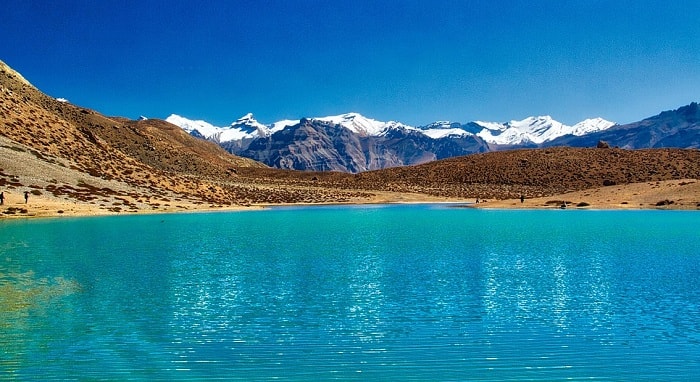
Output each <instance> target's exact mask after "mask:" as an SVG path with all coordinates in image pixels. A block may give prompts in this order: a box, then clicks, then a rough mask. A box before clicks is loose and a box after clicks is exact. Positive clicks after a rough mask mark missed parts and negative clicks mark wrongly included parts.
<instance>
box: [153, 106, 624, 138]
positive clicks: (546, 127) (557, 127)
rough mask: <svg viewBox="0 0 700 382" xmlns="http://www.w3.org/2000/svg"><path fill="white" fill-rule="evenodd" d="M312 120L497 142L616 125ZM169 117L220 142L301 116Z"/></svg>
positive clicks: (541, 120)
mask: <svg viewBox="0 0 700 382" xmlns="http://www.w3.org/2000/svg"><path fill="white" fill-rule="evenodd" d="M311 120H318V121H321V122H326V123H331V124H334V125H340V126H343V127H345V128H347V129H348V130H350V131H352V132H353V133H355V134H358V135H360V136H380V135H383V134H386V132H387V131H388V130H390V129H404V130H413V131H418V132H420V133H422V134H424V135H426V136H428V137H430V138H432V139H440V138H446V137H453V138H456V137H465V136H471V135H474V134H476V135H477V136H479V137H480V138H482V139H483V140H485V141H486V142H488V143H491V144H496V145H524V144H541V143H544V142H547V141H551V140H553V139H556V138H559V137H562V136H565V135H575V136H581V135H585V134H589V133H592V132H597V131H602V130H606V129H608V128H610V127H612V126H613V125H615V123H613V122H610V121H606V120H604V119H602V118H594V119H586V120H584V121H581V122H579V123H577V124H575V125H573V126H567V125H564V124H563V123H561V122H558V121H556V120H554V119H553V118H552V117H550V116H541V117H528V118H525V119H523V120H520V121H515V120H514V121H510V122H507V123H498V122H483V121H475V122H471V123H469V124H466V125H463V124H460V123H458V122H449V121H438V122H434V123H431V124H429V125H426V126H421V127H418V128H416V127H413V126H410V125H406V124H403V123H400V122H396V121H389V122H381V121H377V120H375V119H371V118H367V117H364V116H363V115H361V114H358V113H347V114H341V115H336V116H328V117H318V118H311ZM166 121H168V122H170V123H172V124H174V125H177V126H180V127H181V128H183V129H184V130H185V131H187V132H188V133H190V134H194V135H201V136H203V137H205V138H207V139H209V140H212V141H215V142H219V143H223V142H229V141H234V140H242V139H254V138H260V137H267V136H270V135H271V134H273V133H275V132H277V131H281V130H283V129H285V128H287V127H291V126H294V125H297V124H299V123H300V120H283V121H278V122H275V123H272V124H269V125H264V124H261V123H260V122H258V121H257V120H256V119H255V118H254V117H253V114H251V113H248V114H246V115H245V116H243V117H241V118H239V119H238V120H236V121H235V122H233V123H232V124H231V125H230V126H227V127H216V126H213V125H211V124H210V123H207V122H205V121H201V120H198V121H194V120H189V119H187V118H184V117H181V116H179V115H176V114H173V115H171V116H169V117H168V118H167V119H166ZM195 130H196V133H195V132H194V131H195Z"/></svg>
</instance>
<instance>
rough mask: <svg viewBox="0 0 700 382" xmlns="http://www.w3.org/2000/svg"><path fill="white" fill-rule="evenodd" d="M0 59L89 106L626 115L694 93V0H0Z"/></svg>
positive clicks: (263, 113)
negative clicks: (346, 0)
mask: <svg viewBox="0 0 700 382" xmlns="http://www.w3.org/2000/svg"><path fill="white" fill-rule="evenodd" d="M0 15H1V18H2V22H0V60H3V61H5V62H6V63H7V64H8V65H10V66H12V67H13V68H14V69H16V70H17V71H19V72H20V73H22V74H23V75H24V77H25V78H27V79H28V80H29V81H30V82H32V83H33V84H34V85H35V86H37V87H38V88H39V89H41V90H42V91H44V92H46V93H47V94H49V95H51V96H54V97H63V98H67V99H69V100H70V101H71V102H72V103H75V104H78V105H81V106H85V107H89V108H93V109H96V110H98V111H100V112H102V113H104V114H108V115H118V116H125V117H129V118H137V117H138V116H140V115H145V116H148V117H152V118H165V117H167V116H168V115H170V114H171V113H175V114H180V115H182V116H185V117H188V118H193V119H204V120H207V121H209V122H212V123H214V124H216V125H226V124H228V123H230V122H232V121H233V120H235V119H237V118H238V117H240V116H242V115H244V114H246V113H248V112H252V113H254V114H255V116H256V118H257V119H258V120H259V121H261V122H263V123H271V122H274V121H277V120H281V119H297V118H300V117H309V116H311V117H320V116H326V115H335V114H341V113H345V112H351V111H353V112H359V113H361V114H363V115H365V116H367V117H371V118H374V119H378V120H383V121H388V120H398V121H401V122H404V123H407V124H411V125H423V124H427V123H430V122H432V121H435V120H451V121H460V122H467V121H471V120H484V121H495V122H504V121H508V120H511V119H523V118H525V117H527V116H530V115H551V116H552V117H554V118H555V119H557V120H559V121H561V122H564V123H567V124H574V123H576V122H578V121H580V120H583V119H585V118H590V117H598V116H600V117H603V118H606V119H609V120H612V121H615V122H618V123H627V122H633V121H636V120H639V119H642V118H645V117H648V116H651V115H654V114H657V113H658V112H660V111H662V110H668V109H675V108H677V107H680V106H682V105H685V104H688V103H690V102H692V101H700V22H699V21H698V15H700V1H697V0H674V1H662V0H659V1H645V0H639V1H627V0H615V1H608V0H605V1H595V0H571V1H563V0H552V1H543V0H532V1H508V0H504V1H495V0H494V1H491V0H483V1H479V0H463V1H449V0H445V1H411V0H404V1H365V0H354V1H350V2H341V1H332V0H327V1H293V0H287V1H284V0H267V1H266V0H255V1H238V0H231V1H172V0H170V1H152V0H150V1H149V0H140V1H109V0H105V1H92V0H90V1H88V0H85V1H73V0H63V1H49V0H37V1H18V0H10V1H9V2H8V1H6V2H4V3H3V5H2V10H1V11H0Z"/></svg>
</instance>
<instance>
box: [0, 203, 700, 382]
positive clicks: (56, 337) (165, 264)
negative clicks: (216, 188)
mask: <svg viewBox="0 0 700 382" xmlns="http://www.w3.org/2000/svg"><path fill="white" fill-rule="evenodd" d="M698 223H700V214H699V213H697V212H670V211H573V210H564V211H560V210H557V211H484V210H472V209H457V208H444V207H437V206H390V207H386V206H384V207H376V206H375V207H351V208H344V207H323V208H300V209H276V210H270V211H257V212H240V213H211V214H182V215H153V216H125V217H109V218H84V219H55V220H31V221H17V220H16V221H6V222H0V348H1V349H2V353H0V379H19V380H27V379H37V380H46V379H63V378H67V379H81V380H85V379H100V378H104V379H110V380H115V379H147V380H157V379H160V380H174V379H175V380H177V379H194V380H201V379H217V378H220V379H226V380H245V381H251V380H273V379H275V380H282V381H300V380H419V381H428V380H434V381H447V380H480V381H486V380H499V381H502V380H565V379H571V380H584V379H585V380H591V379H592V380H630V381H632V380H635V381H636V380H688V379H692V378H698V376H700V318H699V317H700V250H698V248H700V226H699V224H698Z"/></svg>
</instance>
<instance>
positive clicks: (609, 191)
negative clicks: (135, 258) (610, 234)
mask: <svg viewBox="0 0 700 382" xmlns="http://www.w3.org/2000/svg"><path fill="white" fill-rule="evenodd" d="M372 192H373V193H374V195H373V196H372V197H370V198H366V199H357V200H351V201H348V202H337V203H333V202H330V203H278V204H251V205H236V204H231V205H210V204H206V203H201V202H197V201H189V200H182V201H178V203H177V204H176V205H169V204H168V205H164V206H163V207H162V208H158V209H153V208H132V209H129V210H121V211H112V210H110V209H108V208H106V207H104V206H99V205H95V204H89V203H85V202H78V201H72V200H67V199H58V198H49V197H45V196H36V195H30V197H29V201H28V203H25V202H24V197H23V195H22V193H19V192H14V191H13V192H8V191H5V200H4V204H3V205H2V206H0V221H2V220H14V219H34V218H61V217H90V216H125V215H141V214H170V213H197V212H236V211H256V210H264V209H268V208H273V207H313V206H332V205H338V206H345V205H373V204H375V205H380V204H425V203H429V204H455V205H457V206H455V207H459V208H478V209H561V208H562V205H563V204H566V208H567V209H577V210H581V209H587V210H690V211H693V210H697V211H700V180H697V179H683V180H672V181H660V182H646V183H633V184H626V185H615V186H607V187H599V188H593V189H588V190H582V191H575V192H569V193H565V194H560V195H553V196H541V197H533V198H531V197H528V196H527V195H525V200H524V201H523V202H521V201H520V200H519V199H505V200H486V201H483V200H481V201H480V202H479V203H476V198H474V199H465V198H447V197H436V196H431V195H422V194H411V193H396V192H394V193H391V192H375V191H372Z"/></svg>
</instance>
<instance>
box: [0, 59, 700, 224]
mask: <svg viewBox="0 0 700 382" xmlns="http://www.w3.org/2000/svg"><path fill="white" fill-rule="evenodd" d="M674 179H675V180H680V179H700V151H698V150H673V149H664V150H639V151H631V150H620V149H603V148H601V149H574V148H548V149H541V150H517V151H506V152H492V153H486V154H476V155H470V156H465V157H458V158H451V159H446V160H442V161H436V162H431V163H427V164H423V165H419V166H412V167H399V168H391V169H386V170H380V171H371V172H364V173H360V174H355V175H351V174H347V173H337V172H299V171H291V170H276V169H270V168H267V167H266V166H264V165H262V164H260V163H258V162H255V161H252V160H249V159H244V158H240V157H236V156H233V155H230V154H228V153H227V152H225V151H224V150H222V149H221V148H220V147H219V146H217V145H215V144H213V143H209V142H206V141H203V140H199V139H196V138H194V137H192V136H190V135H188V134H187V133H185V132H184V131H183V130H181V129H180V128H178V127H176V126H174V125H171V124H169V123H167V122H164V121H160V120H142V121H130V120H126V119H124V118H118V117H106V116H104V115H101V114H99V113H97V112H95V111H92V110H89V109H86V108H82V107H79V106H75V105H72V104H70V103H68V102H60V101H58V100H56V99H54V98H52V97H49V96H47V95H45V94H43V93H42V92H40V91H39V90H37V89H36V88H35V87H34V86H32V85H31V84H30V83H29V82H28V81H26V80H25V79H24V78H23V77H22V76H21V75H19V74H18V73H16V72H15V71H14V70H12V69H11V68H9V67H8V66H7V65H5V64H4V63H2V62H1V61H0V189H1V190H3V191H4V192H5V195H6V197H7V201H8V202H11V203H10V204H9V205H7V204H6V206H5V209H4V210H3V209H2V208H0V212H1V213H3V214H5V215H7V214H20V215H21V214H25V215H26V214H32V213H33V212H36V211H32V210H31V209H27V208H25V207H23V206H22V207H20V206H18V205H15V204H18V203H23V202H24V200H23V199H22V198H21V195H22V194H23V193H24V192H25V191H29V192H31V195H32V198H33V199H32V200H34V199H42V200H45V201H46V200H48V201H51V200H53V201H56V202H57V203H64V204H58V207H55V208H54V209H55V210H56V211H57V210H58V209H63V208H65V207H66V204H65V203H68V205H69V206H71V205H72V206H83V207H86V208H88V209H91V210H98V212H99V211H102V212H109V211H111V212H124V211H153V210H159V211H160V210H184V209H201V208H203V207H209V208H213V207H215V208H220V207H222V206H231V205H239V206H240V205H250V204H278V203H347V202H352V203H363V202H377V201H436V200H448V199H449V200H465V199H475V198H482V199H484V198H487V199H507V198H514V197H517V196H519V195H521V194H523V195H525V196H526V197H527V198H533V197H545V196H552V195H557V194H561V193H565V192H570V191H580V190H587V189H591V188H595V187H601V186H605V185H615V184H617V185H624V184H633V183H640V182H657V181H665V180H674ZM683 183H684V184H685V183H687V182H683ZM693 189H695V188H693ZM696 194H697V192H695V194H692V195H691V196H690V198H691V199H688V200H696V199H697V200H696V202H695V203H696V204H695V205H697V204H700V195H696ZM692 198H695V199H692ZM13 203H14V204H13ZM689 205H690V204H689ZM693 206H694V205H693ZM71 209H72V207H71ZM63 212H66V213H68V211H63ZM37 214H39V215H40V214H41V213H37ZM48 214H50V213H48Z"/></svg>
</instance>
